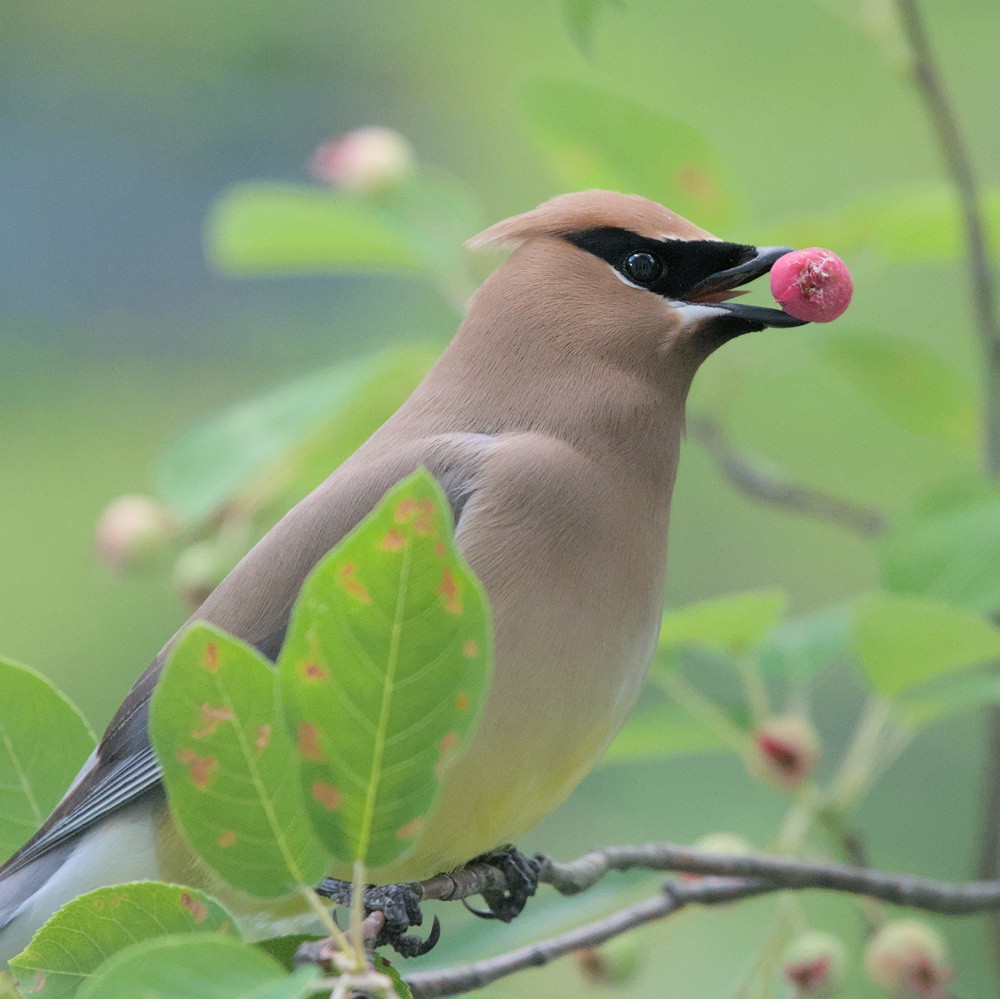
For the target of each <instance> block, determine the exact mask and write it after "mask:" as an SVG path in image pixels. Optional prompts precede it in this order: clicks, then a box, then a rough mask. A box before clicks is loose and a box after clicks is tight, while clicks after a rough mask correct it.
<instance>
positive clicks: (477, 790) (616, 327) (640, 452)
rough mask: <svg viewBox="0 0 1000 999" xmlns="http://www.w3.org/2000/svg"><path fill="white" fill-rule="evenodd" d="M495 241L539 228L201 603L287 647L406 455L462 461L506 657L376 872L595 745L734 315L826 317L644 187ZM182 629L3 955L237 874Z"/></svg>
mask: <svg viewBox="0 0 1000 999" xmlns="http://www.w3.org/2000/svg"><path fill="white" fill-rule="evenodd" d="M470 245H471V246H473V247H476V248H479V247H494V246H500V247H510V248H513V250H514V252H513V253H512V254H511V255H510V256H509V258H508V259H507V260H506V261H505V262H504V263H503V264H502V265H501V266H500V267H499V268H498V269H497V270H496V271H495V272H494V273H493V275H492V276H491V277H490V278H489V279H488V280H487V281H486V282H485V283H484V284H483V285H482V287H481V288H480V289H479V290H478V291H477V292H476V294H475V296H474V297H473V299H472V301H471V303H470V307H469V310H468V314H467V315H466V317H465V320H464V321H463V322H462V324H461V326H460V327H459V329H458V332H457V333H456V335H455V337H454V339H453V340H452V342H451V344H450V345H449V346H448V348H447V349H446V350H445V352H444V354H443V355H442V357H441V358H440V360H439V361H438V362H437V364H436V365H435V366H434V368H433V369H432V370H431V371H430V373H429V374H428V375H427V377H426V378H425V379H424V380H423V382H422V383H421V384H420V385H419V386H418V387H417V388H416V390H415V391H414V392H413V394H412V396H410V398H409V399H408V400H407V401H406V402H405V403H404V404H403V406H402V407H401V408H400V409H399V410H398V412H396V413H395V415H394V416H393V417H392V418H391V419H390V420H389V421H388V422H387V423H386V424H385V425H384V426H382V427H381V428H380V429H379V430H378V431H377V432H376V433H375V434H373V435H372V437H371V438H370V439H369V440H368V441H367V442H366V443H365V444H364V445H363V446H362V447H361V448H359V450H358V451H357V452H356V453H355V454H354V455H353V456H352V457H351V458H349V459H348V460H347V461H346V462H345V463H344V464H343V465H341V466H340V467H339V468H338V469H336V471H334V472H333V474H332V475H331V476H330V477H329V478H328V479H327V480H326V481H325V482H324V483H323V484H322V485H320V486H319V487H318V488H317V489H315V490H314V491H313V492H312V493H311V494H310V495H309V496H308V497H306V499H304V500H303V501H302V502H301V503H299V504H298V505H297V506H296V507H295V508H294V509H293V510H291V512H289V513H288V514H287V515H286V516H285V517H284V518H283V519H282V520H281V521H280V522H279V523H278V524H277V525H276V526H275V527H274V528H273V529H272V530H271V531H270V532H269V533H268V534H267V535H266V537H264V538H263V540H261V541H260V543H259V544H257V545H256V547H254V548H253V550H252V551H251V552H250V553H249V554H248V555H247V556H246V557H245V558H244V559H243V560H242V561H241V562H240V563H239V565H237V566H236V568H235V569H233V571H232V572H231V573H230V574H229V576H228V577H226V579H225V580H224V581H223V582H222V583H221V584H220V585H219V587H218V588H217V589H216V590H215V591H214V592H213V593H212V594H211V596H210V597H209V598H208V599H207V600H206V601H205V602H204V603H203V604H202V606H201V607H200V608H199V609H198V610H197V611H196V612H195V613H194V614H193V615H192V618H191V620H205V621H209V622H212V623H213V624H215V625H217V626H218V627H220V628H223V629H225V630H226V631H228V632H231V633H232V634H233V635H236V636H238V637H239V638H241V639H243V640H244V641H246V642H248V643H250V644H252V645H254V646H256V647H257V648H258V649H259V650H260V651H261V652H262V653H263V654H264V655H266V656H267V657H268V658H270V659H274V658H275V657H276V656H277V654H278V651H279V649H280V647H281V644H282V641H283V637H284V633H285V628H286V625H287V622H288V616H289V611H290V609H291V607H292V604H293V602H294V601H295V599H296V596H297V595H298V592H299V588H300V587H301V585H302V582H303V580H304V579H305V577H306V575H307V574H308V573H309V571H310V570H311V569H312V568H313V566H314V565H315V564H316V562H317V561H318V560H319V559H320V558H321V557H322V556H323V555H324V554H325V553H326V552H327V551H329V550H330V548H331V547H333V546H334V545H335V544H336V543H337V542H338V541H340V539H341V538H343V537H344V535H345V534H346V533H347V532H348V531H350V530H351V529H352V528H353V527H354V526H355V525H356V524H357V523H358V522H359V521H360V520H361V519H362V518H363V517H364V516H365V515H366V514H367V513H368V512H369V511H370V510H371V509H372V508H373V507H374V505H375V504H376V503H377V502H378V501H379V499H380V498H381V497H382V495H383V494H384V493H385V492H386V490H387V489H389V488H390V487H391V486H392V485H393V484H395V483H396V482H397V481H398V480H400V479H401V478H403V477H404V476H406V475H408V474H409V473H410V472H412V471H414V470H415V469H416V468H418V467H419V466H425V467H426V468H427V469H429V470H430V471H431V472H432V474H434V475H435V476H436V478H437V479H438V481H439V482H440V484H441V486H442V488H443V489H444V491H445V493H446V495H447V497H448V499H449V501H450V504H451V508H452V512H453V514H454V519H455V524H456V533H457V541H458V546H459V548H460V549H461V550H462V552H463V554H464V555H465V557H466V559H468V561H469V563H470V565H471V566H472V569H473V570H474V571H475V573H476V574H477V575H478V577H479V578H480V580H481V581H482V583H483V585H484V587H485V589H486V593H487V595H488V596H489V600H490V603H491V605H492V609H493V620H494V631H495V666H494V675H493V682H492V687H491V689H490V692H489V695H488V698H487V701H486V705H485V708H484V710H483V714H482V717H481V720H480V722H479V726H478V728H477V729H476V731H475V734H474V735H473V737H472V739H471V741H470V743H469V746H468V749H467V751H466V753H465V754H464V756H463V757H462V758H461V759H460V760H458V761H457V763H456V764H455V766H454V767H453V768H452V769H451V770H450V771H449V772H448V774H447V776H446V778H445V780H444V784H443V786H442V789H441V794H440V798H439V802H438V807H437V809H436V811H435V812H434V813H433V816H432V818H431V819H430V821H429V822H428V825H427V827H426V829H425V831H424V832H423V834H422V835H421V837H420V838H419V840H418V841H417V844H416V847H415V849H414V850H413V852H411V853H410V854H408V855H407V856H406V857H405V858H404V859H403V860H401V861H399V862H397V863H394V864H393V865H391V866H389V867H385V868H381V869H375V870H372V871H369V875H370V877H371V879H372V880H373V881H374V882H376V883H379V884H388V883H393V882H401V881H410V880H417V879H421V878H426V877H429V876H431V875H433V874H435V873H438V872H440V871H447V870H453V869H455V868H457V867H460V866H462V865H463V864H465V863H466V862H467V861H468V860H470V859H471V858H473V857H476V856H478V855H482V854H484V853H486V852H488V851H491V850H493V849H495V848H497V847H498V846H500V845H502V844H507V843H510V842H513V841H514V840H516V839H517V837H519V836H521V835H522V834H523V833H524V832H526V831H527V830H528V829H530V828H531V827H532V826H533V825H535V823H537V822H538V821H539V819H541V818H542V816H544V815H546V814H547V813H548V812H550V811H552V810H553V809H554V808H555V807H556V806H557V805H559V804H560V802H562V801H563V800H564V799H565V798H566V796H567V795H568V794H569V793H570V791H572V790H573V788H574V787H575V786H576V785H577V783H579V781H580V780H581V778H582V777H583V776H584V775H585V774H586V773H587V772H588V771H589V770H590V769H591V767H593V766H594V764H595V762H596V761H597V760H598V759H599V758H600V756H601V754H602V753H603V752H604V750H605V748H606V747H607V746H608V744H609V743H610V741H611V740H612V738H613V737H614V735H615V734H616V733H617V731H618V730H619V728H620V727H621V725H622V723H623V721H624V720H625V716H626V714H627V713H628V711H629V709H630V708H631V707H632V705H633V704H634V702H635V700H636V698H637V697H638V694H639V690H640V688H641V687H642V684H643V680H644V678H645V675H646V671H647V668H648V666H649V664H650V661H651V658H652V655H653V650H654V647H655V645H656V640H657V633H658V629H659V624H660V618H661V613H662V597H663V584H664V573H665V566H666V553H667V521H668V515H669V511H670V496H671V492H672V489H673V485H674V478H675V475H676V472H677V463H678V457H679V451H680V443H681V436H682V433H683V429H684V404H685V398H686V396H687V392H688V387H689V385H690V384H691V379H692V377H693V376H694V373H695V371H696V370H697V368H698V366H699V365H700V364H701V362H702V361H703V360H704V359H705V358H706V357H708V355H709V354H710V353H712V351H714V350H715V349H716V348H717V347H719V346H720V345H721V344H723V343H725V342H726V341H727V340H730V339H732V338H733V337H736V336H739V335H740V334H743V333H747V332H749V331H754V330H761V329H764V328H765V327H768V326H782V327H786V326H799V325H802V323H801V322H800V321H799V320H796V319H793V318H792V317H791V316H788V315H786V314H785V313H783V312H781V311H778V310H776V309H768V308H760V307H754V306H746V305H738V304H733V303H732V302H729V301H727V299H728V298H731V297H733V296H732V294H731V293H732V291H733V290H734V289H736V287H737V286H738V285H741V284H742V283H744V282H746V281H749V280H751V279H752V278H756V277H758V276H760V275H762V274H765V273H766V272H767V271H768V270H769V269H770V267H771V265H772V264H773V263H774V262H775V261H776V260H777V259H778V258H779V257H780V256H782V255H783V254H784V253H786V252H788V251H787V249H785V248H781V247H770V248H766V249H757V248H756V247H753V246H746V245H742V244H736V243H726V242H722V241H720V240H719V239H717V238H716V237H714V236H712V235H710V234H709V233H707V232H705V231H704V230H702V229H699V228H698V227H697V226H695V225H692V224H691V223H690V222H688V221H687V220H685V219H683V218H681V217H680V216H678V215H675V214H674V213H673V212H670V211H668V210H667V209H665V208H663V207H662V206H660V205H658V204H655V203H654V202H651V201H647V200H646V199H644V198H640V197H637V196H632V195H622V194H615V193H611V192H607V191H587V192H584V193H580V194H569V195H564V196H562V197H558V198H555V199H553V200H551V201H548V202H546V203H545V204H543V205H542V206H541V207H539V208H537V209H535V210H534V211H531V212H527V213H525V214H523V215H519V216H517V217H515V218H512V219H508V220H507V221H505V222H500V223H499V224H497V225H495V226H493V227H492V228H490V229H488V230H486V232H484V233H482V234H481V235H480V236H477V237H476V238H475V239H473V240H472V241H471V244H470ZM175 637H176V636H175ZM173 641H174V639H171V641H170V642H168V643H167V645H166V646H165V647H164V649H163V650H162V651H161V652H160V653H159V654H158V655H157V656H156V658H155V659H154V660H153V663H152V665H151V666H150V667H149V668H148V669H147V670H146V672H145V673H144V674H143V675H142V677H141V678H140V679H139V680H138V682H137V683H136V685H135V686H134V687H133V689H132V691H131V693H130V694H129V695H128V697H127V698H126V700H125V702H124V704H123V705H122V706H121V708H120V709H119V710H118V713H117V714H116V715H115V717H114V719H113V720H112V722H111V724H110V726H109V727H108V730H107V731H106V732H105V734H104V737H103V739H102V740H101V743H100V745H99V747H98V748H97V750H96V751H95V752H94V753H93V755H92V756H91V758H90V759H89V761H88V762H87V763H86V765H85V766H84V768H83V769H82V770H81V772H80V774H79V776H78V777H77V778H76V780H75V782H74V783H73V785H72V787H71V788H70V790H69V791H68V792H67V794H66V796H65V797H64V798H63V800H62V801H61V803H60V804H59V805H58V806H57V807H56V809H55V811H54V812H53V813H52V815H51V816H49V818H48V820H47V821H46V822H45V824H44V825H43V826H42V828H41V829H40V830H39V831H38V832H37V833H36V834H35V836H33V837H32V839H31V840H30V841H29V842H28V843H27V844H26V845H25V846H24V847H23V848H22V849H21V850H20V851H19V852H18V853H17V854H16V855H15V856H14V857H12V858H11V859H10V860H9V861H8V862H7V863H6V864H5V865H4V866H3V868H2V869H0V928H3V929H2V931H0V958H2V959H4V960H6V959H9V958H10V957H11V956H13V955H14V954H16V953H18V952H19V951H20V950H21V949H22V948H23V947H24V946H25V945H26V944H27V943H28V941H29V939H30V938H31V936H32V935H33V933H34V932H35V931H36V930H37V929H38V927H39V926H40V925H41V924H42V922H43V921H44V920H45V919H47V918H48V917H49V916H50V915H52V913H53V912H54V911H55V910H56V909H57V908H59V907H60V906H61V905H62V904H64V903H65V902H67V901H68V900H70V899H72V898H74V897H75V896H77V895H79V894H82V893H83V892H86V891H89V890H92V889H95V888H98V887H101V886H105V885H110V884H115V883H120V882H125V881H131V880H137V879H146V878H157V879H163V880H167V881H173V882H178V883H181V884H192V885H195V886H199V887H205V888H206V889H208V890H209V891H215V892H216V893H219V890H220V885H219V884H218V882H217V880H216V879H214V878H213V877H212V876H211V875H210V874H209V872H208V871H207V870H206V869H205V868H204V867H203V866H202V865H201V863H200V862H199V861H197V860H196V859H195V858H194V856H193V854H192V853H191V851H190V850H189V849H188V848H187V847H186V845H185V844H184V843H183V842H182V841H181V839H180V837H179V836H178V834H177V832H176V831H175V827H174V825H173V823H172V822H171V820H170V817H169V814H168V812H167V810H166V806H165V799H164V794H163V791H162V787H161V784H160V779H159V769H158V766H157V762H156V758H155V756H154V754H153V751H152V749H151V747H150V743H149V736H148V732H147V714H148V705H149V698H150V694H151V692H152V690H153V687H154V685H155V683H156V680H157V676H158V673H159V671H160V668H161V665H162V663H163V661H164V657H165V656H166V654H167V652H168V651H169V649H170V647H171V643H172V642H173ZM334 874H336V875H338V876H341V877H350V872H349V871H339V872H338V871H335V872H334ZM223 899H224V900H225V901H227V902H228V903H229V904H230V905H233V904H235V903H234V902H233V900H232V898H231V896H230V895H226V894H223ZM244 902H246V903H247V904H246V905H244V906H242V907H241V906H240V905H237V906H236V908H237V911H238V912H239V911H242V912H243V913H244V915H245V916H246V917H247V918H248V919H249V918H250V916H249V914H250V913H252V912H253V911H254V905H256V906H257V910H258V911H259V907H260V904H261V903H259V902H256V903H251V902H250V900H244ZM260 918H261V919H262V920H265V919H266V917H260ZM260 928H261V929H263V922H262V925H261V927H260ZM251 932H253V927H252V926H251Z"/></svg>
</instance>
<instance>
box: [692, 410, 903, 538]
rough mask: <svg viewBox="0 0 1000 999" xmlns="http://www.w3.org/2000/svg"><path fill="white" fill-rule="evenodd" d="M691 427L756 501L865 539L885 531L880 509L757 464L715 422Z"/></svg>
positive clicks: (732, 480) (699, 419) (733, 480)
mask: <svg viewBox="0 0 1000 999" xmlns="http://www.w3.org/2000/svg"><path fill="white" fill-rule="evenodd" d="M689 427H690V431H691V434H692V436H693V437H695V438H696V439H697V440H698V441H699V443H701V445H702V446H703V447H704V448H705V450H706V451H707V452H708V453H709V456H710V457H711V458H712V460H713V461H714V462H715V464H716V466H717V467H718V469H719V471H721V472H722V474H723V475H724V476H725V477H726V478H727V479H728V480H729V482H730V484H732V485H733V486H735V487H736V488H737V489H739V490H740V491H741V492H744V493H747V494H748V495H749V496H752V497H754V499H759V500H763V501H764V502H765V503H771V504H774V505H775V506H782V507H785V508H787V509H790V510H795V511H797V512H798V513H803V514H806V515H808V516H810V517H819V518H821V519H823V520H829V521H832V522H833V523H835V524H838V525H840V526H841V527H846V528H848V529H849V530H851V531H854V532H855V533H857V534H860V535H862V536H864V537H866V538H872V537H875V536H877V535H878V534H881V533H882V531H883V530H885V517H884V516H883V515H882V514H881V513H879V511H878V510H875V509H873V508H871V507H868V506H863V505H862V504H860V503H852V502H850V501H849V500H842V499H840V498H839V497H837V496H831V495H830V494H829V493H825V492H822V491H821V490H818V489H810V488H809V487H807V486H803V485H800V484H799V483H797V482H792V481H791V480H789V479H785V478H783V477H781V476H779V475H776V474H775V472H774V471H773V470H772V469H764V468H762V467H760V466H759V465H758V464H755V463H754V461H753V460H751V459H750V458H749V457H747V455H745V454H743V453H741V452H740V451H738V450H737V449H736V448H735V447H733V445H732V444H730V443H729V441H727V440H726V438H725V436H724V434H723V433H722V428H721V427H720V426H719V425H718V424H717V423H716V422H715V421H714V420H711V419H708V418H707V417H701V416H700V417H696V418H694V419H692V420H690V422H689Z"/></svg>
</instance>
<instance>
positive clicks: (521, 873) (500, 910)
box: [466, 846, 541, 923]
mask: <svg viewBox="0 0 1000 999" xmlns="http://www.w3.org/2000/svg"><path fill="white" fill-rule="evenodd" d="M470 863H471V864H489V866H490V867H494V868H496V869H497V870H498V871H499V872H500V873H501V874H502V875H503V877H504V881H506V883H507V887H506V888H505V889H487V890H486V891H484V892H483V899H484V901H485V902H486V907H487V909H488V911H487V912H482V911H480V910H479V909H473V908H472V907H471V906H468V905H467V906H466V908H467V909H469V911H470V912H472V913H474V914H475V915H477V916H480V917H481V918H483V919H499V920H500V921H501V922H504V923H509V922H510V921H511V920H512V919H513V918H514V917H515V916H519V915H520V914H521V912H522V910H523V909H524V907H525V905H526V904H527V902H528V899H529V898H531V896H532V895H534V894H535V892H536V891H537V890H538V871H539V869H540V867H541V864H540V862H539V859H538V858H537V857H528V856H526V855H525V854H523V853H521V851H520V850H518V849H517V847H515V846H504V847H500V848H499V849H497V850H492V851H491V852H490V853H484V854H483V855H482V856H480V857H476V858H475V860H472V861H470Z"/></svg>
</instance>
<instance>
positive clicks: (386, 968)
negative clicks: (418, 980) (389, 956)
mask: <svg viewBox="0 0 1000 999" xmlns="http://www.w3.org/2000/svg"><path fill="white" fill-rule="evenodd" d="M375 970H376V971H379V972H381V973H382V974H383V975H388V976H389V978H390V979H392V986H393V988H394V989H395V991H396V995H397V996H398V997H399V999H413V993H412V992H411V991H410V986H409V985H407V984H406V982H405V981H403V976H402V975H401V974H400V973H399V972H398V971H397V970H396V969H395V968H394V967H393V966H392V965H391V964H390V963H389V962H388V961H387V960H386V959H385V958H384V957H383V956H382V955H381V954H376V955H375Z"/></svg>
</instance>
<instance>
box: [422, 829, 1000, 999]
mask: <svg viewBox="0 0 1000 999" xmlns="http://www.w3.org/2000/svg"><path fill="white" fill-rule="evenodd" d="M539 859H540V863H541V867H540V871H539V881H541V882H543V883H545V884H549V885H551V886H552V887H553V888H555V889H556V891H558V892H559V893H560V894H562V895H576V894H579V893H580V892H584V891H587V890H588V889H590V888H592V887H593V886H594V885H595V884H597V883H598V882H599V881H600V880H602V879H603V878H604V877H605V876H606V875H608V874H609V873H610V872H612V871H631V870H648V871H673V872H681V873H688V874H700V875H703V877H702V878H700V879H695V880H684V881H676V882H675V881H671V882H668V883H667V884H666V885H664V887H663V889H662V891H661V892H659V893H658V894H656V895H654V896H652V897H650V898H647V899H645V900H643V901H641V902H638V903H636V904H634V905H630V906H628V907H626V908H623V909H621V910H619V911H618V912H615V913H613V914H612V915H610V916H607V917H605V918H604V919H599V920H596V921H595V922H592V923H588V924H586V925H585V926H581V927H579V928H577V929H574V930H570V931H568V932H566V933H561V934H558V935H556V936H553V937H550V938H548V939H546V940H541V941H539V942H537V943H534V944H530V945H528V946H526V947H521V948H518V949H517V950H513V951H509V952H508V953H506V954H501V955H499V956H498V957H494V958H489V959H486V960H483V961H478V962H475V963H473V964H467V965H462V966H459V967H455V968H446V969H443V970H440V971H429V972H423V973H417V974H414V975H410V976H407V983H408V984H409V985H410V987H411V989H412V990H413V994H414V996H416V997H419V999H431V997H434V996H450V995H460V994H463V993H465V992H470V991H472V990H474V989H479V988H483V987H484V986H486V985H489V984H490V983H491V982H495V981H497V980H498V979H500V978H504V977H506V976H507V975H512V974H514V973H515V972H518V971H523V970H525V969H527V968H536V967H540V966H541V965H544V964H548V963H550V962H551V961H554V960H555V959H556V958H559V957H563V956H564V955H566V954H570V953H572V952H573V951H576V950H579V949H581V948H586V947H596V946H599V945H600V944H602V943H604V942H605V941H607V940H610V939H611V938H612V937H615V936H618V935H619V934H621V933H626V932H628V931H629V930H632V929H635V928H636V927H637V926H641V925H642V924H644V923H648V922H652V921H654V920H657V919H663V918H665V917H666V916H669V915H671V914H673V913H675V912H677V911H678V910H679V909H682V908H684V906H687V905H691V904H700V905H715V904H719V903H722V902H733V901H736V900H739V899H744V898H750V897H753V896H756V895H764V894H768V893H771V892H777V891H788V890H805V889H823V890H827V891H836V892H845V893H848V894H852V895H860V896H863V897H865V898H873V899H879V900H880V901H883V902H889V903H892V904H894V905H901V906H907V907H909V908H914V909H922V910H924V911H926V912H936V913H939V914H941V915H950V916H967V915H973V914H976V913H981V912H1000V881H990V882H970V883H966V884H956V883H952V882H947V881H936V880H933V879H930V878H917V877H913V876H912V875H908V874H889V873H886V872H884V871H875V870H869V869H866V868H860V867H852V866H850V865H848V864H836V863H814V862H810V861H803V860H794V859H789V858H787V857H774V856H768V855H765V854H746V855H737V854H717V853H706V852H704V851H701V850H694V849H691V848H690V847H686V846H674V845H672V844H670V843H647V844H644V845H641V846H612V847H605V848H604V849H601V850H594V851H592V852H591V853H588V854H584V856H582V857H579V858H578V859H576V860H573V861H570V862H569V863H566V864H560V863H556V862H555V861H553V860H551V859H550V858H547V857H542V858H539ZM498 877H499V878H502V875H500V874H499V872H498V871H497V870H496V868H492V867H489V865H486V864H474V865H472V866H470V867H468V868H464V869H463V870H460V871H456V872H454V873H452V874H444V875H438V876H437V877H434V878H431V879H429V880H428V881H424V882H420V883H419V884H418V885H416V886H415V887H419V888H420V889H422V893H423V897H424V898H425V899H430V898H435V899H442V900H450V899H461V898H468V897H469V896H470V895H473V894H477V893H478V892H479V891H481V890H482V888H483V887H484V886H485V885H487V884H489V885H491V886H493V887H496V886H497V884H498V883H497V880H496V879H497V878H498Z"/></svg>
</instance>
